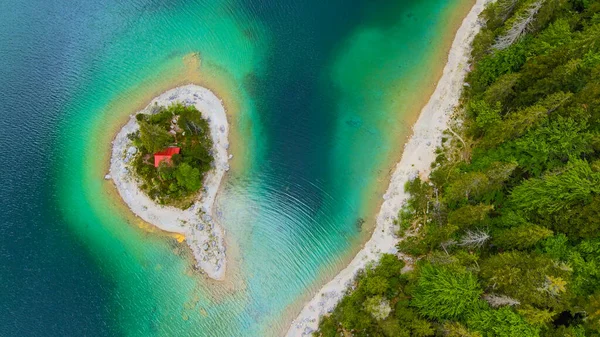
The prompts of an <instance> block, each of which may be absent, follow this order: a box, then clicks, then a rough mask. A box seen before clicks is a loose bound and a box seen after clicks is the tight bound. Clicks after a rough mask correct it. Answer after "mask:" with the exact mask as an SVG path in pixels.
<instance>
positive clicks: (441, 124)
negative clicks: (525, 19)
mask: <svg viewBox="0 0 600 337" xmlns="http://www.w3.org/2000/svg"><path fill="white" fill-rule="evenodd" d="M491 1H493V0H477V3H476V4H475V5H474V6H473V8H472V9H471V11H470V12H469V14H468V15H467V17H466V18H465V19H464V20H463V23H462V25H461V26H460V28H459V29H458V32H457V33H456V37H455V38H454V42H453V43H452V48H451V49H450V53H449V55H448V62H447V63H446V66H445V67H444V73H443V75H442V78H441V79H440V81H439V82H438V84H437V87H436V89H435V92H434V93H433V95H432V96H431V98H430V99H429V102H428V103H427V105H426V106H425V107H424V108H423V110H422V111H421V114H420V116H419V119H418V120H417V122H416V123H415V125H414V126H413V135H412V136H411V137H410V139H409V141H408V142H407V143H406V145H405V147H404V152H403V154H402V159H401V160H400V162H399V163H398V164H397V165H396V170H395V171H394V174H393V175H392V178H391V181H390V185H389V187H388V189H387V192H386V193H385V195H384V196H383V199H384V200H385V201H384V202H383V204H382V205H381V209H380V211H379V214H378V215H377V223H376V226H375V230H374V231H373V236H372V237H371V238H370V239H369V241H368V242H367V243H366V244H365V246H364V248H363V249H362V250H361V251H360V252H359V253H358V254H357V255H356V257H355V258H354V259H353V260H352V262H350V264H349V265H348V266H347V267H346V268H345V269H344V270H342V271H341V272H340V273H339V274H338V275H337V276H336V277H335V278H334V279H333V280H332V281H330V282H329V283H327V284H326V285H325V286H323V288H321V290H319V292H318V293H317V294H316V295H315V296H314V297H313V298H312V300H310V302H308V303H307V304H306V305H305V306H304V308H303V309H302V311H301V312H300V314H299V315H298V317H297V318H296V319H295V320H294V321H293V322H292V326H291V327H290V329H289V330H288V332H287V334H286V336H289V337H292V336H305V335H310V334H311V333H312V332H313V331H315V330H316V329H317V327H318V323H319V318H320V317H321V316H323V315H325V314H327V313H329V312H331V311H333V309H334V308H335V306H336V305H337V303H338V302H339V301H340V299H341V298H342V297H343V295H344V293H345V291H346V289H347V288H348V286H349V285H350V284H351V283H352V281H353V280H354V278H355V276H356V274H357V272H358V271H360V270H362V269H364V268H365V266H366V265H367V264H368V263H370V262H373V261H377V260H378V259H379V257H380V256H381V255H382V254H384V253H392V254H394V253H397V250H396V244H397V243H398V238H397V237H396V235H395V233H396V231H397V228H396V226H395V225H394V219H395V218H396V217H397V215H398V212H399V211H400V208H401V207H402V205H403V204H404V202H405V201H406V199H407V198H408V196H409V195H408V194H407V193H405V192H404V185H405V184H406V182H407V181H408V180H409V179H412V178H414V177H416V176H417V175H421V176H427V175H429V171H430V165H431V163H432V162H433V161H434V160H435V149H436V148H437V147H438V146H441V141H442V132H443V131H444V130H445V129H446V128H447V125H448V121H449V120H450V117H451V115H452V113H453V111H454V108H455V107H456V106H457V105H458V102H459V99H460V96H461V93H462V89H463V84H464V78H465V75H466V74H467V69H468V62H469V59H470V54H471V43H472V42H473V38H474V37H475V35H477V33H478V32H479V30H480V29H481V26H482V22H481V21H480V20H479V14H480V13H481V11H482V10H483V9H484V7H485V5H486V4H487V3H488V2H491Z"/></svg>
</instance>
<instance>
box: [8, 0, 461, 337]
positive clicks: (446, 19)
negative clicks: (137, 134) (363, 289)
mask: <svg viewBox="0 0 600 337" xmlns="http://www.w3.org/2000/svg"><path fill="white" fill-rule="evenodd" d="M461 1H462V0H398V1H391V0H387V1H386V0H375V1H373V0H363V1H358V0H355V1H341V0H331V1H315V0H305V1H288V0H285V1H266V0H246V1H236V0H210V1H209V0H197V1H178V0H175V1H158V0H131V1H123V0H105V1H81V0H43V1H42V0H20V1H16V0H4V1H1V2H0V13H3V15H2V19H0V59H1V61H0V158H2V159H3V161H4V163H3V165H1V166H0V176H1V177H2V187H1V188H0V200H1V201H2V212H0V310H1V311H2V314H1V315H0V336H264V335H267V336H270V335H277V334H282V333H283V332H284V331H285V330H286V329H287V327H288V325H289V324H290V321H291V319H293V318H294V317H295V314H296V313H297V311H298V310H299V309H300V305H301V304H302V301H303V300H305V299H307V296H310V294H311V292H314V291H315V290H316V289H318V288H319V286H320V285H322V284H323V282H324V281H326V280H328V279H330V278H331V277H333V275H335V274H336V273H337V272H338V271H339V270H340V269H341V268H342V267H343V266H344V265H345V264H346V263H347V262H348V260H349V258H351V256H352V254H353V253H355V252H356V251H357V249H359V248H360V244H361V242H364V240H365V237H366V236H365V232H367V230H366V229H368V227H369V221H367V223H366V224H365V225H364V226H363V228H361V226H359V225H358V224H359V223H360V222H361V219H366V220H369V219H370V218H372V217H373V215H374V211H375V207H376V206H377V202H378V201H377V200H378V198H379V199H380V198H381V195H380V194H377V193H379V192H378V191H379V190H378V189H381V188H382V187H385V186H386V185H387V181H385V178H386V172H387V171H388V170H389V169H390V167H391V166H390V163H392V162H394V161H397V160H398V159H399V154H400V152H399V151H398V148H400V146H401V145H400V144H401V143H400V142H401V140H402V139H403V138H404V137H405V136H407V135H408V132H409V130H410V124H409V122H408V120H410V116H409V115H410V114H411V113H413V114H414V110H415V109H417V108H418V107H419V104H421V103H419V102H421V101H422V98H423V97H424V96H425V97H427V95H428V94H429V93H430V91H431V85H432V81H433V80H435V73H436V72H437V71H439V70H440V69H441V66H442V65H443V61H444V57H443V55H444V52H445V50H444V48H447V42H448V38H451V36H452V31H451V27H452V23H454V24H455V23H456V20H455V19H456V16H457V13H462V14H464V11H465V8H464V7H465V3H461ZM465 2H468V1H465ZM453 20H454V21H453ZM454 28H456V27H454ZM192 53H197V55H198V56H199V59H200V66H199V68H200V69H201V71H199V72H198V74H191V75H190V71H191V70H190V69H196V68H198V65H197V64H196V65H195V64H193V62H192V66H190V65H189V62H188V61H186V60H190V59H193V57H191V56H190V55H191V54H192ZM190 67H191V68H190ZM191 72H194V71H191ZM179 73H181V74H187V75H186V76H190V78H200V82H202V83H206V84H207V85H208V86H209V87H211V88H212V87H214V89H215V90H216V92H217V93H221V94H223V95H224V96H227V99H226V102H227V103H228V106H231V107H234V106H235V110H236V111H235V113H234V114H233V115H232V123H233V128H234V129H235V130H236V131H235V134H236V135H237V136H236V138H235V140H234V141H235V144H233V145H234V147H233V149H234V153H233V154H234V155H235V156H236V160H237V165H235V166H234V169H233V170H232V171H231V173H230V175H229V176H228V178H227V181H226V182H225V186H224V189H223V192H222V193H221V194H220V195H219V197H218V205H219V207H220V208H221V210H222V211H223V212H224V217H225V220H224V221H223V223H222V225H223V226H224V228H225V229H226V231H227V235H228V244H229V250H228V253H229V254H230V258H231V261H229V268H230V272H229V274H228V281H227V282H213V281H210V280H206V279H205V278H204V277H202V276H201V275H198V273H197V272H194V271H193V270H192V268H191V263H192V262H191V260H190V257H189V252H188V251H187V250H186V246H185V245H182V244H179V243H177V242H176V241H175V240H174V239H173V238H170V237H168V236H165V235H160V234H157V233H149V232H147V231H144V230H141V229H140V228H138V226H137V223H136V222H135V221H134V220H132V219H131V217H130V216H128V215H127V214H126V212H124V211H123V209H122V207H121V206H119V205H118V203H117V202H116V201H115V200H116V199H115V198H114V195H111V194H110V193H111V188H110V186H109V185H108V184H107V183H106V182H105V181H104V180H103V179H102V176H103V175H104V173H105V166H104V165H105V159H106V154H107V151H108V142H109V141H110V139H111V137H112V136H113V135H114V131H116V129H115V125H116V123H118V121H120V120H122V116H126V115H127V114H129V113H132V112H133V111H134V110H131V111H128V110H127V109H128V108H130V109H134V108H136V107H138V106H139V105H140V104H143V102H144V100H147V99H148V98H149V97H147V96H149V95H151V94H153V93H156V92H155V91H160V90H163V89H165V88H163V86H168V85H169V83H177V76H178V74H179ZM182 76H183V75H182ZM171 77H173V78H174V79H171ZM121 110H125V111H121ZM119 116H120V117H119ZM236 151H237V152H236ZM113 192H114V191H113Z"/></svg>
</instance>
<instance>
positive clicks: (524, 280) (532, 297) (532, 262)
mask: <svg viewBox="0 0 600 337" xmlns="http://www.w3.org/2000/svg"><path fill="white" fill-rule="evenodd" d="M480 266H481V271H480V276H481V278H482V280H483V284H484V285H485V286H487V287H489V288H490V289H493V291H494V292H497V293H500V294H504V295H507V296H509V297H511V298H514V299H516V300H518V301H519V302H521V304H522V305H528V304H529V305H534V306H537V307H540V308H546V307H552V308H559V307H561V306H563V305H564V304H565V303H566V301H567V300H568V296H564V295H565V293H564V291H562V290H563V289H562V288H561V286H564V285H565V283H566V281H567V280H570V272H569V270H568V269H567V268H563V267H562V266H561V265H560V264H559V263H556V262H555V261H553V260H552V259H550V258H548V257H545V256H542V255H538V254H528V253H525V252H520V251H510V252H505V253H500V254H497V255H493V256H491V257H489V258H487V259H485V260H482V261H481V262H480ZM563 282H564V283H563Z"/></svg>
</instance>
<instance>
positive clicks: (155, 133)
mask: <svg viewBox="0 0 600 337" xmlns="http://www.w3.org/2000/svg"><path fill="white" fill-rule="evenodd" d="M153 109H154V111H153V112H152V113H150V114H142V113H140V114H137V115H136V119H137V121H138V124H139V130H138V131H137V132H135V133H131V134H129V135H128V137H129V139H130V140H131V141H132V143H133V145H134V146H135V148H136V149H137V151H136V153H135V156H134V157H133V158H132V161H131V166H132V168H133V171H134V172H135V175H136V177H137V178H139V180H140V188H141V190H142V191H144V192H145V193H147V194H148V196H150V197H151V198H152V199H154V200H156V201H157V202H159V203H160V204H166V205H172V206H177V207H180V208H186V207H189V206H190V205H191V204H192V202H193V199H194V196H195V195H196V194H197V192H198V191H199V190H200V189H201V188H202V181H203V178H204V175H205V174H206V172H208V171H209V170H210V169H211V167H212V163H213V160H214V158H213V155H212V147H213V141H212V138H211V136H210V127H209V125H208V121H207V120H206V119H204V118H202V115H201V113H200V112H199V111H198V110H197V109H196V108H195V107H194V106H184V105H181V104H174V105H171V106H169V107H166V108H165V107H160V106H155V107H153ZM168 149H176V150H177V153H173V154H171V153H168V151H167V152H165V151H166V150H168ZM170 152H175V151H170ZM161 153H168V155H167V156H161V157H157V155H160V154H161Z"/></svg>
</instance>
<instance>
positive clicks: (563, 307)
mask: <svg viewBox="0 0 600 337" xmlns="http://www.w3.org/2000/svg"><path fill="white" fill-rule="evenodd" d="M482 19H483V21H484V22H486V24H485V26H484V27H483V29H482V30H481V32H480V33H479V34H478V35H477V36H476V37H475V40H474V42H473V49H472V55H471V64H472V71H470V73H469V74H468V75H467V79H466V81H467V82H468V83H469V86H466V87H465V90H464V92H463V97H462V100H461V102H462V103H461V106H460V107H459V109H458V112H457V113H456V114H457V115H456V117H457V118H456V119H457V120H459V121H460V122H458V123H455V124H453V125H451V127H452V132H449V133H448V135H449V137H448V139H447V140H445V142H444V143H443V145H442V147H441V148H440V149H438V151H437V158H436V160H435V163H434V165H433V166H432V167H433V170H432V172H431V174H430V176H429V179H428V180H426V181H423V180H421V179H420V178H417V179H414V180H412V181H410V182H409V183H408V184H407V185H406V191H407V192H408V193H410V195H411V197H410V199H409V200H408V202H407V203H406V205H405V206H404V208H403V209H402V211H401V212H400V214H399V215H398V224H399V227H400V232H399V234H400V235H401V236H403V237H402V239H401V240H400V243H399V245H398V249H399V250H400V252H401V253H403V254H404V256H409V257H410V259H408V260H407V261H411V262H410V263H411V264H412V266H411V267H412V268H409V270H408V271H406V272H404V273H403V272H401V271H400V270H396V269H394V271H393V272H390V270H389V269H388V268H381V267H373V268H371V269H368V270H367V271H366V272H364V273H363V274H361V275H360V276H359V277H358V279H357V280H356V283H355V285H356V288H355V289H354V290H353V291H349V293H348V295H347V296H346V297H344V299H342V301H341V302H340V304H339V305H338V307H336V309H335V310H334V311H333V313H332V314H331V315H329V316H327V317H325V318H324V319H323V320H322V322H321V325H320V330H319V331H318V332H317V333H316V335H318V336H347V335H349V334H348V333H350V334H351V335H353V336H390V337H392V336H461V337H468V336H471V337H496V336H498V337H509V336H510V337H512V336H515V337H517V336H519V337H521V336H524V337H537V336H542V337H555V336H556V337H558V336H572V337H584V336H600V1H599V0H498V1H496V2H493V3H491V4H490V5H488V7H487V8H486V9H485V10H484V12H483V14H482ZM450 134H452V136H450ZM397 259H398V258H397V257H395V256H391V255H386V256H384V258H383V259H382V261H381V262H380V266H381V265H391V264H392V262H391V261H392V260H397ZM384 261H385V262H384ZM383 270H386V271H387V272H386V273H384V272H383ZM365 303H367V304H368V305H366V306H365ZM384 304H385V305H384ZM388 306H389V310H388ZM376 309H377V310H376ZM383 309H385V310H384V311H382V310H383ZM374 312H376V314H373V313H374ZM382 313H384V314H385V315H383V314H382Z"/></svg>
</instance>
